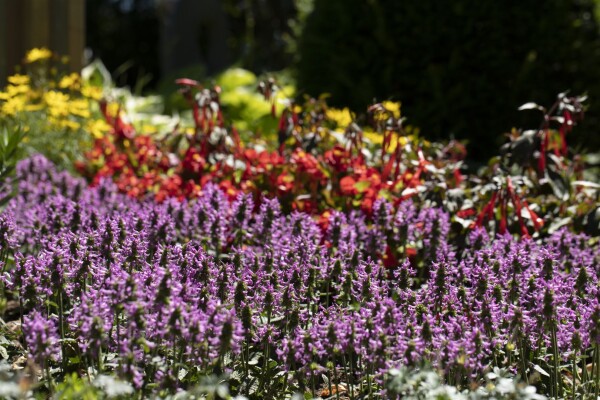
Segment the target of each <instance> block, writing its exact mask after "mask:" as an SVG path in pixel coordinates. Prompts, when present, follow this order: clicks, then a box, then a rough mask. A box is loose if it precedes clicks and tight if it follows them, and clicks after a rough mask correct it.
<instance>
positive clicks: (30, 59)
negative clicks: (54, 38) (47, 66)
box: [25, 47, 52, 64]
mask: <svg viewBox="0 0 600 400" xmlns="http://www.w3.org/2000/svg"><path fill="white" fill-rule="evenodd" d="M50 57H52V52H51V51H50V50H48V49H47V48H45V47H41V48H39V49H38V48H35V49H31V50H29V52H28V53H27V55H26V56H25V62H26V63H27V64H31V63H34V62H36V61H40V60H46V59H48V58H50Z"/></svg>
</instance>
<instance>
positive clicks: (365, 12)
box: [0, 0, 600, 160]
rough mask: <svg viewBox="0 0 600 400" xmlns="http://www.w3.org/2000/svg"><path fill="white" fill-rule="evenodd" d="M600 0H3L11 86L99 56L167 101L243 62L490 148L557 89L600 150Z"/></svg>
mask: <svg viewBox="0 0 600 400" xmlns="http://www.w3.org/2000/svg"><path fill="white" fill-rule="evenodd" d="M599 15H600V0H519V1H512V0H506V1H501V2H500V1H491V0H490V1H482V0H453V1H448V2H441V1H439V0H419V1H402V0H85V1H84V0H0V25H1V27H0V39H1V40H0V79H2V80H4V79H5V77H6V76H7V74H9V73H10V72H12V70H13V65H16V64H18V63H19V62H20V61H21V59H22V58H23V56H24V54H25V52H26V50H27V49H29V48H32V47H39V46H46V47H48V48H50V49H51V50H53V51H57V52H60V53H61V54H65V55H67V56H69V57H70V61H69V67H70V68H72V69H74V70H77V69H80V68H81V67H82V66H83V65H84V64H85V63H87V62H90V61H91V60H93V59H95V58H99V59H101V60H102V62H103V63H104V64H105V65H106V67H107V69H108V70H109V71H110V73H111V74H112V77H113V79H114V81H115V82H116V83H117V84H118V85H123V86H129V87H130V88H131V89H132V90H133V91H135V92H136V93H145V94H147V93H158V94H163V95H168V94H169V92H171V91H173V90H174V86H173V84H172V82H173V80H174V79H175V78H177V77H189V78H193V79H198V80H202V81H204V80H210V78H211V77H213V76H215V74H217V73H219V72H221V71H223V70H225V69H226V68H229V67H232V66H236V67H241V68H245V69H248V70H250V71H252V72H254V73H256V74H259V75H261V74H268V73H270V72H274V71H280V72H281V71H283V75H285V76H289V77H290V79H292V80H293V81H294V82H295V85H296V88H297V93H298V96H299V97H302V96H304V95H311V96H318V95H320V94H322V93H328V94H329V95H330V97H329V98H328V103H329V104H330V105H332V106H337V107H344V106H346V107H350V108H351V109H352V110H353V111H355V112H356V113H358V114H360V113H361V112H363V111H364V110H365V108H366V107H367V105H368V104H370V103H371V102H373V101H374V100H378V101H380V100H388V99H390V100H395V101H400V102H401V103H402V113H403V115H404V116H406V117H407V118H408V121H409V123H410V124H411V125H414V126H417V127H419V128H420V129H421V132H422V134H423V135H424V136H425V137H427V138H430V139H448V138H456V139H461V140H465V141H467V142H468V146H469V149H470V155H471V157H473V158H475V159H480V160H483V159H485V158H487V157H488V156H490V155H491V154H493V153H494V152H495V150H496V149H497V145H498V144H499V143H502V142H503V141H504V140H505V138H504V136H503V134H504V133H506V132H509V131H510V130H511V128H513V127H527V128H535V127H537V124H539V118H540V115H539V114H535V113H532V112H518V111H517V108H518V106H519V105H521V104H523V103H525V102H528V101H535V102H537V103H539V104H543V105H550V104H552V102H553V101H554V99H555V98H556V95H557V94H558V93H559V92H563V91H566V90H570V91H571V93H573V94H579V93H584V92H586V93H588V94H589V105H590V107H589V110H588V114H587V117H586V120H585V123H584V125H583V126H582V127H581V128H579V129H577V130H576V135H574V137H573V140H575V142H577V143H578V145H579V146H580V147H582V148H586V149H588V150H591V151H597V150H598V149H599V148H600V139H599V135H598V124H599V122H600V120H599V118H600V27H599V25H598V17H599Z"/></svg>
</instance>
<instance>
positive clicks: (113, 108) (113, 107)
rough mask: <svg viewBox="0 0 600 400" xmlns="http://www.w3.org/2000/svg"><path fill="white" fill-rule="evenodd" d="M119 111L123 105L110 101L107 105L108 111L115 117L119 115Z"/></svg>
mask: <svg viewBox="0 0 600 400" xmlns="http://www.w3.org/2000/svg"><path fill="white" fill-rule="evenodd" d="M119 111H121V105H120V104H119V103H108V105H107V106H106V112H107V113H108V115H109V116H111V117H113V118H116V117H118V116H119Z"/></svg>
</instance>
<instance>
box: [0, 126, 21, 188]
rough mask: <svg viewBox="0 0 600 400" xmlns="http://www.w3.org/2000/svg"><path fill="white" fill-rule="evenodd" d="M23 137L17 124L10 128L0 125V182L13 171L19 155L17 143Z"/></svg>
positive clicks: (19, 150)
mask: <svg viewBox="0 0 600 400" xmlns="http://www.w3.org/2000/svg"><path fill="white" fill-rule="evenodd" d="M24 137H25V132H24V131H23V129H21V127H19V126H15V127H13V128H12V129H11V128H8V127H7V126H2V127H0V182H4V181H5V180H6V178H7V177H9V176H10V175H11V174H12V173H13V171H14V169H15V167H16V165H17V161H18V160H19V159H20V157H21V153H22V152H21V148H20V147H19V144H20V143H21V141H22V140H23V138H24Z"/></svg>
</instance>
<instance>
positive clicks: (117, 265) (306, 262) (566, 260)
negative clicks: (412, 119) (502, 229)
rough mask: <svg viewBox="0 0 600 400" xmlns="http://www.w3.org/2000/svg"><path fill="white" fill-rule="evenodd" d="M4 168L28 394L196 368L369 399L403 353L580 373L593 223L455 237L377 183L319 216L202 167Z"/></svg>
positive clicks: (172, 383) (10, 262) (144, 391)
mask: <svg viewBox="0 0 600 400" xmlns="http://www.w3.org/2000/svg"><path fill="white" fill-rule="evenodd" d="M16 181H17V182H18V183H17V192H16V195H15V197H14V198H12V199H11V200H10V201H9V203H8V204H7V206H6V208H5V210H4V211H3V212H2V214H1V215H0V241H1V243H0V245H1V246H2V248H1V249H0V250H1V251H2V254H4V255H5V258H4V260H5V261H4V263H6V265H3V274H2V284H3V285H4V289H5V295H4V297H5V298H6V301H7V302H8V303H10V302H12V303H11V304H16V305H15V306H14V308H15V310H16V311H15V312H13V313H12V314H11V315H13V316H14V317H13V318H14V319H15V320H17V321H19V320H20V321H21V324H20V325H19V327H20V329H19V330H18V334H17V335H16V337H15V340H16V341H17V342H19V343H20V345H21V346H22V347H20V348H19V347H16V348H15V349H14V351H11V357H13V358H17V357H18V356H19V355H21V354H26V355H27V356H28V357H29V359H30V361H31V363H33V364H35V365H37V366H38V371H40V372H39V373H37V377H38V378H40V379H41V382H43V383H44V384H43V385H41V386H39V387H38V388H37V390H39V391H41V392H42V393H51V392H53V391H55V390H56V389H55V387H56V384H57V383H58V384H60V382H62V381H64V380H65V379H71V376H72V374H73V373H75V374H77V375H79V376H80V377H82V378H83V379H90V380H93V379H95V378H96V377H97V376H105V375H110V376H114V377H115V379H119V380H120V381H125V382H128V383H129V384H130V385H131V386H132V387H133V388H134V390H135V391H136V393H138V394H139V396H142V397H143V396H150V395H158V396H165V395H168V394H174V393H177V392H179V391H189V390H193V388H195V387H197V385H199V384H201V383H202V381H203V379H205V378H206V377H209V376H214V375H216V376H224V377H226V378H225V379H226V382H227V384H228V386H229V390H230V393H232V394H234V395H243V396H246V397H248V398H284V397H286V396H291V395H292V394H293V393H302V394H306V395H307V396H308V397H310V396H312V397H318V396H321V397H330V398H344V397H345V398H351V399H361V398H377V397H381V396H391V392H388V393H387V394H386V392H385V388H386V382H388V381H389V380H390V377H391V375H390V371H397V370H398V368H401V367H402V366H406V367H409V368H418V367H420V366H422V365H423V363H427V364H430V365H431V366H432V368H434V369H435V370H436V371H437V372H438V375H439V376H440V379H443V381H444V382H445V383H446V384H448V385H452V386H453V387H456V388H457V390H459V391H460V390H463V389H466V388H470V387H472V386H473V385H478V384H482V385H483V384H485V382H486V379H487V378H486V377H487V376H488V374H489V373H491V372H492V371H494V370H499V369H502V370H506V371H509V372H510V373H511V374H513V375H514V376H516V379H517V380H519V381H521V382H523V383H524V384H530V385H535V386H536V387H537V390H538V392H539V393H543V394H546V395H548V396H552V397H566V396H576V397H577V396H587V395H596V394H597V393H598V390H599V389H600V385H599V381H600V368H599V365H600V362H599V360H600V358H599V357H600V292H599V290H598V288H600V280H599V277H600V267H599V266H600V249H599V244H598V238H597V237H590V236H586V235H585V234H578V233H573V232H571V231H568V230H567V229H564V228H563V229H558V230H556V231H555V232H554V233H552V234H549V235H547V236H546V237H543V238H537V239H533V238H516V237H513V236H511V235H509V234H508V233H505V234H498V235H496V236H495V237H494V236H492V235H490V234H489V233H488V232H487V231H485V230H484V229H483V228H479V229H474V230H473V231H471V233H470V234H468V235H467V236H466V237H464V238H462V239H460V240H459V239H457V237H456V236H453V235H452V230H451V222H450V221H451V220H450V217H449V215H448V213H447V212H446V211H444V210H443V209H441V208H436V207H427V206H424V205H422V204H417V203H414V202H411V201H410V200H409V201H406V202H403V203H401V204H400V205H399V206H398V207H394V206H393V205H392V204H390V203H389V202H388V201H386V200H384V199H380V200H378V201H377V202H376V203H375V204H374V206H373V213H372V215H366V214H364V213H363V212H362V211H359V210H354V211H348V212H342V211H336V212H333V213H332V214H331V215H330V216H329V220H328V224H327V229H326V230H322V229H321V228H320V226H319V224H318V223H317V222H315V220H314V219H313V218H311V217H310V216H309V215H307V214H304V213H300V212H292V213H291V214H285V213H284V212H283V211H282V209H281V206H280V204H279V202H278V200H277V199H271V200H266V201H263V202H262V203H261V204H259V205H258V206H255V205H254V200H253V198H252V197H251V195H247V194H239V195H238V197H237V198H236V199H235V200H234V201H233V202H231V201H229V200H228V198H227V196H226V195H225V194H224V193H223V192H221V191H220V190H219V189H218V188H217V187H214V186H210V185H208V186H206V187H205V188H203V190H202V193H201V194H200V196H199V197H198V198H197V199H195V200H190V201H177V200H174V199H172V200H167V201H165V202H163V203H160V204H159V203H156V202H154V201H152V200H146V201H140V200H137V199H132V198H130V197H128V196H126V195H124V194H121V193H120V192H119V190H118V189H117V187H116V186H115V184H113V183H112V182H111V181H109V180H105V181H103V182H102V183H101V184H100V185H98V186H96V187H94V188H89V187H87V186H86V184H85V182H84V181H83V180H81V179H78V178H74V177H72V176H70V175H69V174H68V173H65V172H58V171H57V170H56V168H55V167H54V166H53V165H52V164H51V163H50V162H49V161H48V160H46V159H45V158H43V157H42V156H34V157H31V158H28V159H26V160H24V161H22V162H21V163H20V164H19V165H18V167H17V170H16ZM17 221H18V223H17ZM388 247H392V248H395V249H399V253H400V254H402V256H401V257H399V259H398V260H392V261H391V262H390V260H384V259H383V258H382V257H381V255H382V254H385V252H386V248H388ZM407 248H410V249H416V251H417V256H416V257H409V256H408V254H407V253H406V252H405V250H404V249H407ZM8 303H7V304H8ZM5 315H6V313H5ZM590 365H591V368H590ZM402 368H403V367H402ZM31 371H34V370H33V369H32V370H31ZM30 373H32V374H33V373H34V372H30ZM399 396H401V394H399Z"/></svg>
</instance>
